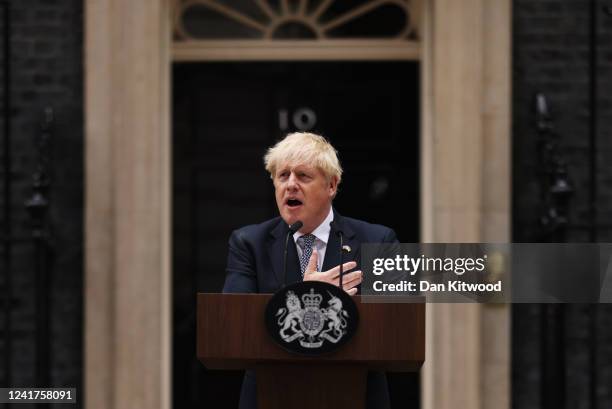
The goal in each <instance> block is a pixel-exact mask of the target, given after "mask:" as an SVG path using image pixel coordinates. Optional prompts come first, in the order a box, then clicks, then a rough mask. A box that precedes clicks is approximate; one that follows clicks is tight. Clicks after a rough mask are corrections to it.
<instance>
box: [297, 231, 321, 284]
mask: <svg viewBox="0 0 612 409" xmlns="http://www.w3.org/2000/svg"><path fill="white" fill-rule="evenodd" d="M315 239H316V237H315V235H313V234H305V235H303V236H302V237H300V238H298V240H297V242H298V245H299V246H300V248H301V249H302V257H300V270H302V279H303V278H304V271H306V267H307V266H308V260H310V256H312V245H313V244H314V242H315Z"/></svg>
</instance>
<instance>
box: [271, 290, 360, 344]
mask: <svg viewBox="0 0 612 409" xmlns="http://www.w3.org/2000/svg"><path fill="white" fill-rule="evenodd" d="M298 284H299V287H300V289H301V292H302V294H299V293H300V291H297V290H298V288H293V289H289V288H286V289H285V290H284V291H283V290H281V291H283V293H282V295H284V303H282V304H281V300H280V299H278V305H277V307H276V308H274V309H273V310H274V311H275V312H274V323H275V326H276V328H275V329H271V328H270V325H268V327H269V329H271V330H272V331H274V332H276V334H273V336H274V335H276V336H274V338H276V339H277V340H278V341H281V342H282V343H284V344H286V346H290V345H291V344H295V343H297V344H299V346H300V347H301V348H298V349H300V350H301V352H304V350H306V351H307V352H308V351H309V350H310V351H313V352H314V351H316V350H320V349H325V350H330V349H333V346H335V345H336V344H340V343H343V342H342V341H344V340H343V338H344V337H345V336H346V335H347V332H349V330H350V329H354V327H355V325H349V324H351V323H354V322H355V320H356V318H357V317H356V315H357V311H356V308H355V306H354V302H353V300H352V299H350V297H349V296H348V295H347V294H346V293H344V292H343V291H341V290H339V289H338V288H337V287H334V286H331V285H329V284H326V283H319V282H303V283H298ZM327 286H329V287H331V288H329V287H327ZM277 295H281V294H278V293H277ZM275 297H276V296H275ZM342 298H345V300H344V302H343V300H342ZM347 299H348V302H346V301H347ZM345 303H346V304H350V306H349V309H348V310H347V308H345ZM351 307H352V308H351ZM349 310H350V311H351V312H352V313H353V314H351V312H349ZM271 312H272V311H270V313H271ZM352 315H354V316H352ZM269 321H270V320H269V319H268V322H269ZM349 327H350V328H349ZM325 344H329V347H330V348H325ZM296 346H297V345H296Z"/></svg>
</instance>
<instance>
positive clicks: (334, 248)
mask: <svg viewBox="0 0 612 409" xmlns="http://www.w3.org/2000/svg"><path fill="white" fill-rule="evenodd" d="M334 220H335V221H336V224H337V225H338V227H339V228H340V229H341V230H342V231H343V232H344V245H345V246H349V247H350V248H351V252H350V253H348V254H347V253H344V255H343V261H344V262H345V263H346V262H347V261H355V260H357V262H359V261H358V260H359V259H358V258H357V257H358V255H359V254H358V252H359V248H360V247H361V246H360V244H361V243H360V242H359V241H358V240H357V236H356V235H355V232H354V231H353V229H351V227H350V226H349V225H348V224H347V223H346V222H345V220H344V218H343V217H342V216H341V215H340V214H338V212H337V211H336V210H335V209H334ZM339 264H340V238H339V237H338V235H337V234H336V233H335V232H334V231H332V232H330V234H329V239H328V241H327V248H326V249H325V260H324V261H323V268H322V270H323V271H327V270H329V269H332V268H334V267H336V266H337V265H339Z"/></svg>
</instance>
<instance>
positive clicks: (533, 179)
mask: <svg viewBox="0 0 612 409" xmlns="http://www.w3.org/2000/svg"><path fill="white" fill-rule="evenodd" d="M591 4H592V1H591V0H514V1H513V13H514V16H513V42H514V50H513V149H514V157H513V200H514V203H513V219H514V220H513V239H514V241H516V242H532V241H538V240H539V239H540V238H541V236H540V235H539V229H540V228H539V225H538V218H539V216H540V213H539V212H540V209H541V208H540V206H541V203H540V186H539V180H538V177H537V171H538V166H539V164H540V163H539V158H538V157H537V151H536V132H535V119H536V118H535V109H534V96H535V94H536V93H537V92H543V93H544V94H545V95H546V96H547V97H548V101H549V104H550V107H551V112H552V115H553V121H554V124H555V127H556V130H557V131H558V133H559V135H560V138H561V139H560V144H561V145H560V146H561V149H560V153H561V155H562V156H563V157H564V159H565V160H566V162H567V163H568V166H569V172H570V176H571V181H572V183H573V185H574V187H575V189H576V191H575V194H574V196H573V198H572V201H571V204H570V208H569V226H568V229H567V241H569V242H586V241H589V240H590V236H589V228H590V227H591V226H592V225H594V231H595V233H596V235H597V238H596V240H597V241H602V242H603V241H608V242H609V241H610V240H611V238H612V223H611V221H612V155H611V154H612V149H611V148H612V135H611V134H612V132H611V131H612V100H611V97H612V16H610V15H609V13H607V12H606V10H605V6H606V5H607V4H606V3H605V2H604V1H602V0H598V1H595V5H596V12H597V13H596V18H595V19H592V16H591V13H590V6H591ZM591 24H596V27H597V31H598V33H599V38H598V41H597V42H592V41H591V37H590V29H591ZM592 44H595V45H596V55H597V56H598V64H597V74H596V76H595V77H592V76H590V65H589V64H590V56H591V54H590V46H591V45H592ZM592 79H594V80H595V81H596V82H597V83H598V87H597V100H596V102H595V106H596V108H595V109H591V106H590V103H589V86H590V85H589V84H590V81H591V80H592ZM592 119H595V120H596V122H597V123H598V126H597V136H596V145H597V151H596V155H595V156H593V155H591V154H590V140H589V132H590V126H591V120H592ZM591 165H594V166H595V169H596V175H595V178H591V176H590V173H589V169H590V167H591ZM591 192H595V194H596V196H595V200H594V201H593V200H592V199H591V194H592V193H591ZM593 204H594V205H595V207H596V209H597V214H596V216H597V217H596V219H595V220H592V218H591V213H590V209H591V206H592V205H593ZM593 221H594V223H592V222H593ZM512 312H513V340H512V341H513V349H512V355H513V376H512V382H513V392H512V398H513V407H514V408H520V409H525V408H539V407H546V406H545V405H544V404H545V402H546V401H547V399H550V396H549V397H546V396H544V395H545V393H543V389H542V388H543V383H544V381H545V379H544V378H546V376H545V374H544V373H543V371H542V365H543V364H544V362H545V361H546V359H550V349H549V348H548V346H550V345H552V346H554V347H556V348H559V354H558V358H559V359H560V361H561V362H562V364H563V365H564V369H562V371H561V372H562V373H560V374H558V375H557V379H556V381H555V382H556V383H557V385H558V388H557V389H556V390H555V391H554V393H555V394H557V395H559V396H560V397H561V401H562V402H564V404H563V407H567V408H595V407H598V408H608V407H612V371H611V370H610V367H612V348H610V345H612V342H611V341H612V325H610V324H611V320H612V309H611V308H610V306H608V305H595V306H589V305H566V306H562V307H559V309H558V310H556V314H557V315H556V318H554V317H555V315H554V314H553V318H551V315H549V313H550V310H548V309H547V307H545V306H541V305H515V306H513V311H512ZM551 320H553V321H556V322H553V323H554V324H555V325H557V328H559V329H560V332H559V333H557V334H555V333H550V332H548V333H547V331H548V330H547V327H548V326H549V324H551ZM557 335H558V336H557ZM547 338H548V339H549V341H548V342H550V340H552V344H550V343H547V341H546V340H547ZM553 355H554V354H553ZM547 356H548V358H547ZM553 383H554V382H553ZM591 388H595V389H594V390H595V392H596V395H595V396H596V399H595V401H593V399H592V398H591V396H592V395H591V392H592V389H591ZM553 398H554V397H553Z"/></svg>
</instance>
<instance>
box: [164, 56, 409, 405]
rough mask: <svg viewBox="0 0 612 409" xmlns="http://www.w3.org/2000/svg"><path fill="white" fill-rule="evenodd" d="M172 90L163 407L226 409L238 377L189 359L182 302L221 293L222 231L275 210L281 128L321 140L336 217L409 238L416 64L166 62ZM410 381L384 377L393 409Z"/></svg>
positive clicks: (189, 323) (189, 315) (189, 311)
mask: <svg viewBox="0 0 612 409" xmlns="http://www.w3.org/2000/svg"><path fill="white" fill-rule="evenodd" d="M173 89H174V96H173V118H174V122H173V159H174V162H173V209H174V210H173V223H174V233H173V251H174V260H173V280H174V293H173V296H174V373H173V379H174V382H173V385H174V404H175V406H174V407H175V408H181V409H182V408H196V407H197V408H203V407H214V408H225V407H227V408H235V407H237V402H238V396H239V394H238V388H239V386H240V382H241V374H240V373H234V372H218V371H215V372H209V371H206V370H205V369H204V368H203V367H202V366H201V365H200V364H199V363H198V362H197V361H196V360H195V339H194V336H195V335H194V323H195V317H194V315H193V311H194V301H195V294H196V292H198V291H206V292H218V291H221V288H222V285H223V280H224V276H225V262H226V257H227V240H228V238H229V235H230V233H231V231H232V230H234V229H236V228H238V227H241V226H244V225H247V224H253V223H259V222H262V221H264V220H267V219H269V218H272V217H275V216H277V214H278V213H277V210H276V204H275V202H274V193H273V187H272V183H271V181H270V177H269V175H268V174H267V173H266V171H265V170H264V168H263V160H262V157H263V155H264V153H265V151H266V149H267V148H268V147H269V146H271V145H272V144H274V143H275V142H276V141H278V140H279V139H280V138H281V137H282V136H284V135H285V134H286V133H287V132H292V131H312V132H316V133H320V134H322V135H324V136H325V137H327V138H328V139H329V140H330V141H331V143H332V144H333V145H334V146H335V147H336V149H337V150H338V152H339V156H340V161H341V163H342V166H343V168H344V176H343V181H342V183H341V185H340V191H339V193H338V196H337V197H336V199H335V201H334V206H335V207H336V208H337V209H338V211H339V212H340V213H341V214H343V215H346V216H350V217H354V218H358V219H363V220H366V221H369V222H371V223H379V224H384V225H387V226H389V227H392V228H393V229H395V231H396V233H397V234H398V237H399V239H400V241H402V242H417V241H418V240H419V116H420V110H419V65H418V64H417V63H414V62H299V63H298V62H274V63H268V62H266V63H197V64H176V65H175V66H174V71H173ZM415 379H416V377H415V376H399V377H398V376H393V377H391V378H390V387H391V392H392V400H393V402H392V403H393V406H394V407H406V405H407V404H415V403H416V402H417V399H418V384H417V383H416V381H415ZM394 390H397V392H396V393H394Z"/></svg>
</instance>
